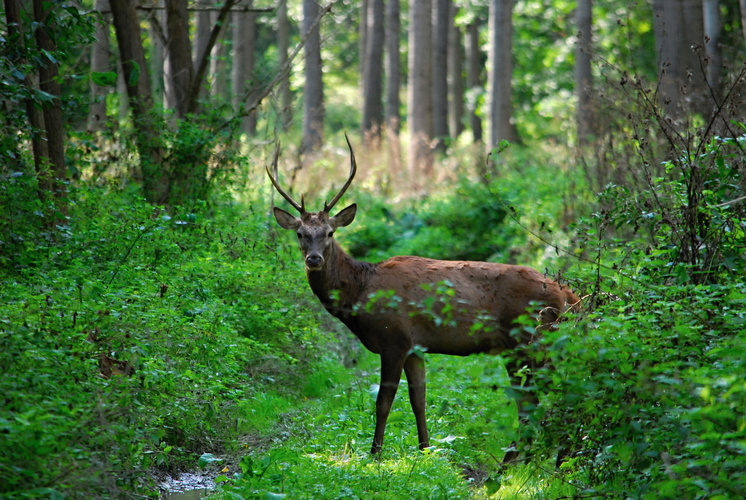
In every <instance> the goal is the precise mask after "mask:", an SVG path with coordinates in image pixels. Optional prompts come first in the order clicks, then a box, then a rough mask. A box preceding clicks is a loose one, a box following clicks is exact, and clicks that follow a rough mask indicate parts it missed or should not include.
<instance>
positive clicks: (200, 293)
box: [0, 188, 322, 498]
mask: <svg viewBox="0 0 746 500" xmlns="http://www.w3.org/2000/svg"><path fill="white" fill-rule="evenodd" d="M75 198H76V202H75V203H73V204H72V205H71V213H70V214H69V220H68V225H66V226H64V227H59V228H57V230H56V231H55V232H54V233H51V232H50V237H49V239H48V240H44V239H43V238H37V241H41V242H42V243H45V244H42V245H39V246H34V247H31V246H29V247H24V248H22V249H17V250H18V252H17V253H15V254H13V255H11V257H12V258H9V259H7V260H5V261H4V264H5V265H4V266H3V269H2V273H3V274H2V276H3V289H2V292H1V293H2V296H3V298H2V300H0V304H1V305H0V365H2V366H3V377H2V379H0V392H1V393H2V394H3V398H4V404H3V407H2V411H0V426H1V427H2V430H1V431H0V432H2V433H3V436H4V438H3V445H2V453H1V454H0V470H2V475H3V482H2V486H0V493H1V494H3V495H6V496H8V495H10V497H14V498H35V497H46V496H48V495H49V494H50V492H51V491H52V490H54V491H55V492H57V494H61V495H66V496H73V497H91V496H99V497H100V496H116V495H118V494H119V492H121V491H123V490H137V491H139V492H141V493H143V494H152V492H153V490H152V486H149V485H148V475H147V474H148V471H149V469H150V468H151V467H154V466H158V467H163V468H169V467H178V466H179V464H183V463H185V461H190V462H191V460H190V457H193V456H195V454H197V455H199V454H200V453H202V452H203V451H204V449H205V448H206V447H209V448H210V449H211V450H213V451H215V452H221V451H222V452H225V451H228V450H232V449H233V450H235V449H237V448H238V441H239V436H240V435H241V434H245V433H263V432H270V431H271V423H272V421H273V420H274V419H275V418H276V416H277V413H278V409H286V408H288V407H289V406H290V403H289V402H288V399H287V398H288V396H287V395H283V394H282V392H283V389H282V388H283V387H287V386H288V384H287V383H286V381H287V380H291V379H295V378H297V377H300V376H302V374H303V373H305V372H306V370H308V363H307V361H306V360H307V359H314V358H316V357H317V355H316V354H311V353H316V352H317V351H316V349H317V348H316V346H317V345H318V344H319V339H320V338H322V336H321V335H320V334H319V332H318V331H317V330H316V328H315V326H314V325H315V324H316V322H315V320H314V319H313V313H311V312H309V309H308V308H307V307H305V306H304V305H303V302H304V301H303V299H302V296H300V295H299V296H295V297H294V298H293V299H289V300H288V297H290V296H292V295H293V292H292V290H305V288H301V283H300V282H299V281H293V280H290V279H289V278H283V277H282V276H288V274H285V273H283V272H281V270H282V269H283V267H284V266H285V265H286V264H285V262H286V260H287V259H286V256H285V255H284V254H276V253H273V252H267V251H266V247H265V245H266V241H265V239H266V235H267V233H266V226H265V223H266V221H265V220H264V217H263V216H262V217H254V218H251V219H248V220H246V219H241V220H239V219H236V218H235V216H234V215H232V212H227V211H226V212H223V213H222V215H221V216H220V217H217V218H214V219H206V218H204V215H203V214H200V213H183V214H174V215H168V214H166V213H165V212H163V211H162V210H160V209H154V208H153V207H152V206H149V205H147V204H145V203H143V202H142V201H140V200H137V199H132V198H123V197H120V196H117V195H115V194H113V193H105V192H103V191H100V190H97V189H88V188H85V189H80V190H77V191H76V192H75ZM278 273H279V274H278ZM298 280H300V276H298ZM279 292H282V297H284V299H285V300H282V299H281V298H280V295H279ZM288 293H290V295H288ZM271 387H279V388H280V390H279V391H277V395H276V396H273V395H272V394H273V393H274V392H275V391H274V390H272V389H268V388H271ZM255 419H256V420H255ZM111 478H116V479H111Z"/></svg>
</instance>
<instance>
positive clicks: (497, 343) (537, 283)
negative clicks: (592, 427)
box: [267, 140, 579, 453]
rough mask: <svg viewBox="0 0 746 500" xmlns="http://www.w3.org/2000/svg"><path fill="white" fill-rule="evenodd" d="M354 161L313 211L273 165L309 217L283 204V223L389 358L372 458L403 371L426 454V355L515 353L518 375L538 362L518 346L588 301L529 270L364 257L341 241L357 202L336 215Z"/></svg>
mask: <svg viewBox="0 0 746 500" xmlns="http://www.w3.org/2000/svg"><path fill="white" fill-rule="evenodd" d="M347 142H348V145H349V140H348V141H347ZM278 155H279V151H278V152H276V153H275V169H276V167H277V157H278ZM350 160H351V167H350V176H349V179H348V180H347V182H346V183H345V185H344V187H343V188H342V189H341V190H340V192H339V193H338V194H337V195H336V196H335V197H334V198H333V199H332V201H331V203H325V204H324V210H322V211H320V212H316V213H312V212H308V211H306V209H305V204H304V203H303V202H302V201H301V203H300V204H299V203H297V202H296V201H295V200H293V199H292V198H291V197H290V196H289V195H288V194H287V193H285V191H283V190H282V188H281V187H280V185H279V184H278V183H277V181H276V179H275V178H274V177H273V176H272V174H271V172H270V171H269V168H268V169H267V173H268V174H269V177H270V179H271V181H272V184H273V185H274V186H275V188H276V189H277V190H278V192H279V193H280V194H281V195H282V196H283V197H284V198H285V199H286V200H287V201H288V203H290V204H291V205H292V206H293V207H294V208H295V209H296V210H298V211H299V212H300V218H299V217H295V216H294V215H291V214H289V213H288V212H286V211H284V210H281V209H279V208H277V207H275V209H274V214H275V218H276V219H277V222H278V224H280V226H282V227H283V228H285V229H288V230H293V231H295V232H296V233H297V235H298V243H299V245H300V248H301V251H302V252H303V258H304V259H305V263H306V273H307V275H308V283H309V284H310V285H311V290H313V293H314V294H316V296H317V297H318V298H319V300H320V301H321V303H322V304H323V305H324V306H325V307H326V309H327V310H328V311H329V312H330V313H331V314H332V315H334V316H335V317H337V318H339V319H340V320H341V321H342V322H343V323H344V324H345V325H347V327H348V328H349V329H350V330H351V331H352V332H353V333H354V334H355V335H356V336H357V337H358V338H359V339H360V341H361V342H362V343H363V345H364V346H365V347H366V348H368V349H369V350H370V351H372V352H374V353H376V354H379V355H380V356H381V385H380V389H379V392H378V397H377V399H376V429H375V433H374V436H373V446H372V449H371V451H372V453H378V452H380V451H381V447H382V446H383V434H384V429H385V427H386V420H387V419H388V416H389V412H390V411H391V405H392V404H393V401H394V397H395V395H396V391H397V388H398V387H399V380H400V378H401V374H402V370H403V371H404V373H405V374H406V376H407V381H408V386H409V400H410V403H411V405H412V410H413V411H414V415H415V420H416V422H417V434H418V437H419V443H420V448H425V447H428V446H429V444H430V440H429V436H428V432H427V425H426V422H425V363H424V359H423V356H422V352H423V351H425V352H431V353H440V354H454V355H460V356H463V355H468V354H473V353H479V352H488V353H492V354H497V353H501V352H505V351H507V350H510V351H511V352H512V358H513V361H511V362H510V363H509V364H508V371H509V372H510V374H511V377H514V376H515V373H516V372H517V371H518V370H519V369H520V368H521V367H522V366H523V364H524V363H526V362H528V363H530V362H529V361H528V360H523V361H521V355H520V351H521V349H517V348H519V347H520V346H521V345H525V344H527V343H529V342H531V341H532V340H533V338H534V336H535V333H536V332H540V331H542V330H546V329H549V328H552V327H553V326H554V324H555V323H556V322H557V321H558V320H559V318H560V316H561V315H562V313H563V312H564V311H566V310H567V309H568V308H570V307H576V306H577V304H578V303H579V299H578V297H576V296H575V294H573V293H572V292H571V291H570V290H569V289H568V288H567V287H564V286H562V285H560V284H558V283H557V282H555V281H553V280H551V279H549V278H547V277H545V276H544V275H542V274H541V273H539V272H538V271H536V270H534V269H531V268H529V267H523V266H513V265H508V264H495V263H491V262H471V261H443V260H433V259H427V258H424V257H412V256H399V257H392V258H390V259H388V260H385V261H383V262H380V263H378V264H369V263H366V262H359V261H356V260H355V259H353V258H352V257H350V256H349V255H347V254H346V253H345V252H344V250H342V248H341V247H340V246H339V245H338V244H337V242H336V241H334V232H335V231H336V230H337V229H338V228H340V227H345V226H347V225H349V224H350V223H352V221H353V220H354V218H355V214H356V212H357V205H354V204H353V205H350V206H349V207H347V208H345V209H344V210H342V211H340V212H339V213H338V214H337V215H335V216H333V217H332V216H330V215H329V214H330V211H331V209H332V207H333V206H334V204H335V203H336V202H337V201H338V200H339V199H340V198H341V196H342V195H343V194H344V192H345V190H346V189H347V188H348V187H349V185H350V183H351V182H352V179H353V178H354V176H355V172H356V170H357V166H356V164H355V155H354V154H353V152H352V147H351V146H350ZM527 312H528V313H531V314H534V315H536V316H537V318H538V319H539V325H538V326H537V328H536V332H533V331H531V332H527V331H526V330H525V329H524V328H520V327H519V326H520V325H519V324H517V323H516V320H517V319H518V318H519V317H520V316H521V315H523V314H525V313H527ZM514 332H516V333H514ZM514 380H515V379H514ZM514 383H516V382H514ZM517 402H518V407H519V413H523V412H522V410H523V408H522V405H523V403H525V402H532V403H535V402H536V396H535V395H533V394H530V395H527V396H525V397H524V398H523V399H522V400H518V401H517Z"/></svg>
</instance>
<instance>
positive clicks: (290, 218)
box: [274, 207, 300, 231]
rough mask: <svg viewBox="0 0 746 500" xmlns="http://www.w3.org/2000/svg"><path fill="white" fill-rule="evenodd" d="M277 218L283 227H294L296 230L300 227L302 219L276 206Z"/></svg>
mask: <svg viewBox="0 0 746 500" xmlns="http://www.w3.org/2000/svg"><path fill="white" fill-rule="evenodd" d="M274 213H275V219H277V223H278V224H279V225H280V227H282V228H283V229H292V230H293V231H296V230H297V229H298V228H299V227H300V219H299V218H298V217H296V216H295V215H291V214H289V213H287V212H286V211H284V210H283V209H281V208H277V207H274Z"/></svg>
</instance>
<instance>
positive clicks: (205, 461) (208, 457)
mask: <svg viewBox="0 0 746 500" xmlns="http://www.w3.org/2000/svg"><path fill="white" fill-rule="evenodd" d="M222 461H223V459H222V458H217V457H215V456H214V455H213V454H212V453H203V454H202V456H201V457H199V460H198V461H197V465H199V468H200V469H204V468H205V467H207V466H208V465H209V464H211V463H213V462H222Z"/></svg>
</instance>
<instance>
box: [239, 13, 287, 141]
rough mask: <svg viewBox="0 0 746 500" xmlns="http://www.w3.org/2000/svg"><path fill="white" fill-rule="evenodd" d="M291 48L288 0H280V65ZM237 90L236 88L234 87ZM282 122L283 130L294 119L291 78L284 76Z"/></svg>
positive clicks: (278, 20) (281, 96) (278, 33)
mask: <svg viewBox="0 0 746 500" xmlns="http://www.w3.org/2000/svg"><path fill="white" fill-rule="evenodd" d="M289 49H290V23H289V22H288V4H287V0H280V1H279V2H278V4H277V52H278V53H279V61H278V67H280V68H282V67H283V66H285V64H286V63H287V60H288V51H289ZM234 92H235V89H234ZM279 92H280V123H281V125H282V129H283V130H287V129H288V127H290V123H291V122H292V121H293V96H292V94H291V93H290V78H289V77H288V76H286V77H284V78H283V79H282V80H281V81H280V85H279Z"/></svg>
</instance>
